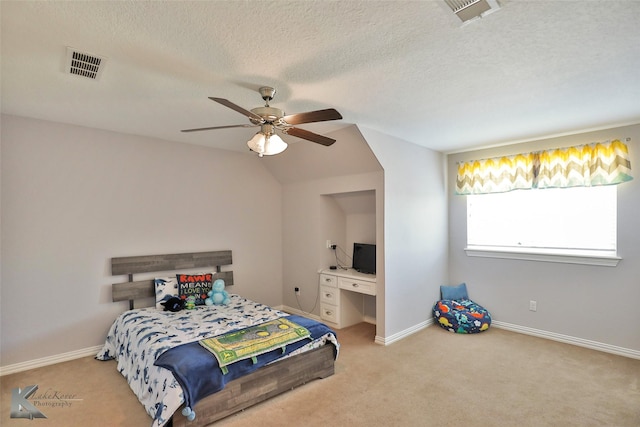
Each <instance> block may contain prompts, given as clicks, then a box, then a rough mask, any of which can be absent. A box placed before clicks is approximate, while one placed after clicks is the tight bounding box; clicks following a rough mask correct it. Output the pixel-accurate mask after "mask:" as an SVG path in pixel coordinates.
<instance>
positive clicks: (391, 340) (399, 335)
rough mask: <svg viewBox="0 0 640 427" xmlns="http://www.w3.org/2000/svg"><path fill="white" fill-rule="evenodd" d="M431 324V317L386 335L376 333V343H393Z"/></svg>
mask: <svg viewBox="0 0 640 427" xmlns="http://www.w3.org/2000/svg"><path fill="white" fill-rule="evenodd" d="M432 324H433V318H430V319H427V320H425V321H424V322H420V323H418V324H417V325H414V326H412V327H410V328H407V329H405V330H404V331H400V332H398V333H395V334H393V335H391V336H388V337H381V336H378V335H376V340H375V341H376V344H382V345H389V344H393V343H394V342H396V341H399V340H401V339H403V338H406V337H408V336H409V335H412V334H415V333H416V332H418V331H420V330H422V329H424V328H427V327H429V326H431V325H432Z"/></svg>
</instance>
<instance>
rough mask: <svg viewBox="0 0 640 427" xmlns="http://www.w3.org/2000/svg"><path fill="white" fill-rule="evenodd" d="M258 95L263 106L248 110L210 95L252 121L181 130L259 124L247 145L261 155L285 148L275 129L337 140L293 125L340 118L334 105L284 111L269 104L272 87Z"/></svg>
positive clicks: (321, 141) (328, 142)
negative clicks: (322, 107) (299, 110)
mask: <svg viewBox="0 0 640 427" xmlns="http://www.w3.org/2000/svg"><path fill="white" fill-rule="evenodd" d="M258 91H259V92H260V96H261V97H262V99H264V101H265V105H264V107H257V108H253V109H252V110H251V111H249V110H245V109H244V108H242V107H240V106H238V105H236V104H234V103H233V102H231V101H229V100H227V99H224V98H214V97H211V96H210V97H209V99H210V100H212V101H215V102H217V103H219V104H222V105H224V106H225V107H228V108H231V109H232V110H234V111H237V112H238V113H240V114H242V115H244V116H246V117H248V118H249V121H250V122H251V124H244V125H227V126H214V127H206V128H197V129H183V130H182V132H198V131H203V130H213V129H228V128H247V127H256V126H260V132H258V133H256V134H255V136H254V137H253V138H251V140H250V141H249V142H247V145H248V146H249V149H250V150H252V151H255V152H256V153H258V155H259V156H260V157H262V156H264V155H274V154H279V153H282V152H283V151H284V150H286V148H287V143H286V142H284V141H283V140H282V138H280V137H279V136H278V135H277V134H276V130H279V131H281V132H282V133H284V134H287V135H291V136H297V137H298V138H302V139H306V140H308V141H311V142H315V143H317V144H321V145H325V146H329V145H331V144H333V143H334V142H336V140H335V139H333V138H329V137H326V136H324V135H319V134H317V133H313V132H310V131H308V130H305V129H301V128H297V127H294V125H300V124H304V123H314V122H324V121H329V120H340V119H342V115H340V113H339V112H338V111H336V110H335V109H333V108H327V109H325V110H316V111H309V112H306V113H298V114H290V115H285V114H284V111H282V110H281V109H279V108H275V107H271V106H269V101H271V100H272V99H273V96H274V95H275V93H276V90H275V89H274V88H272V87H268V86H263V87H261V88H260V89H259V90H258Z"/></svg>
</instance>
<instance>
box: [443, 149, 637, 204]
mask: <svg viewBox="0 0 640 427" xmlns="http://www.w3.org/2000/svg"><path fill="white" fill-rule="evenodd" d="M631 179H632V176H631V161H630V160H629V150H628V148H627V145H626V144H624V143H623V142H621V141H619V140H617V139H616V140H614V141H608V142H597V143H593V144H586V145H577V146H574V147H568V148H558V149H553V150H546V151H537V152H532V153H523V154H517V155H515V156H505V157H494V158H491V159H483V160H472V161H469V162H460V163H458V175H457V177H456V194H487V193H504V192H506V191H513V190H519V189H532V188H568V187H590V186H596V185H613V184H621V183H623V182H626V181H630V180H631Z"/></svg>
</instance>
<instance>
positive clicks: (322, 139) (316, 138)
mask: <svg viewBox="0 0 640 427" xmlns="http://www.w3.org/2000/svg"><path fill="white" fill-rule="evenodd" d="M283 132H284V133H286V134H287V135H291V136H297V137H298V138H302V139H306V140H307V141H312V142H316V143H318V144H322V145H325V146H327V147H328V146H329V145H331V144H333V143H334V142H336V140H335V139H333V138H329V137H326V136H324V135H318V134H317V133H313V132H309V131H308V130H305V129H300V128H287V129H284V130H283Z"/></svg>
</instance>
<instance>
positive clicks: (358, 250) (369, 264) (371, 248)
mask: <svg viewBox="0 0 640 427" xmlns="http://www.w3.org/2000/svg"><path fill="white" fill-rule="evenodd" d="M353 269H354V270H356V271H358V272H360V273H367V274H376V245H372V244H368V243H354V244H353Z"/></svg>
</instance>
